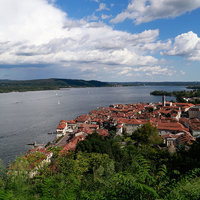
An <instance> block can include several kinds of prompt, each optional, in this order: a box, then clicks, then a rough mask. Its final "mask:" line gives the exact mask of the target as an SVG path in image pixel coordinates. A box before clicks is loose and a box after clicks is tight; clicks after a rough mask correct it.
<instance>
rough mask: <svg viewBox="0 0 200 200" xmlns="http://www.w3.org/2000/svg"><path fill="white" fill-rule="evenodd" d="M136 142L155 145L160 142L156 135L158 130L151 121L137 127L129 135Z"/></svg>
mask: <svg viewBox="0 0 200 200" xmlns="http://www.w3.org/2000/svg"><path fill="white" fill-rule="evenodd" d="M131 138H132V139H133V140H135V141H136V142H137V144H147V145H155V144H160V143H161V142H162V139H161V137H160V136H159V135H158V130H157V128H156V127H154V126H153V125H152V124H151V123H147V124H145V125H143V126H141V127H139V128H138V129H137V130H136V131H135V132H134V133H133V134H132V136H131Z"/></svg>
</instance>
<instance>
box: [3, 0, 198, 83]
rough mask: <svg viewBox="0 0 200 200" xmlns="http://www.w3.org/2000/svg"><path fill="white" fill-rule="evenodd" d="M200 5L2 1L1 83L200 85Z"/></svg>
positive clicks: (162, 0) (172, 0) (136, 0)
mask: <svg viewBox="0 0 200 200" xmlns="http://www.w3.org/2000/svg"><path fill="white" fill-rule="evenodd" d="M199 19H200V0H159V1H158V0H73V1H72V0H0V79H12V80H29V79H42V78H67V79H68V78H71V79H85V80H100V81H123V82H130V81H132V82H134V81H200V22H199Z"/></svg>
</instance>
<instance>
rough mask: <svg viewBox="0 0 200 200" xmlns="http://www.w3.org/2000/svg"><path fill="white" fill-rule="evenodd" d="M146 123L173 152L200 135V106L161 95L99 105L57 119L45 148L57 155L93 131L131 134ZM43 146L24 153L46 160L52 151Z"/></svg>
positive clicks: (48, 159)
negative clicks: (57, 149) (152, 99)
mask: <svg viewBox="0 0 200 200" xmlns="http://www.w3.org/2000/svg"><path fill="white" fill-rule="evenodd" d="M147 123H151V124H152V125H153V126H154V127H157V130H158V133H159V135H160V136H161V137H162V141H163V144H162V145H163V146H164V148H168V149H169V150H171V151H176V148H178V147H180V146H181V145H182V146H183V145H186V146H189V145H190V144H192V142H193V141H195V139H196V138H197V137H199V136H200V105H194V104H191V103H176V102H175V103H174V102H167V101H166V100H165V96H163V98H162V102H160V103H136V104H126V105H122V104H116V105H110V106H109V107H108V108H104V107H100V108H98V109H96V110H92V111H90V112H89V114H88V115H81V116H78V117H77V118H75V119H74V120H70V121H66V120H61V121H60V123H59V125H58V126H57V128H56V139H55V140H54V142H52V143H50V144H48V145H46V146H45V147H46V148H47V147H49V146H57V147H62V150H61V154H62V153H67V152H69V151H74V150H75V149H76V146H77V144H78V143H79V142H80V141H83V140H85V139H86V137H87V135H90V134H93V133H94V132H96V133H98V134H99V135H101V136H102V137H106V136H108V135H109V131H110V130H115V132H116V135H119V136H122V135H123V134H124V133H125V134H127V135H132V134H134V131H136V130H137V129H138V127H141V126H142V125H144V124H147ZM45 147H44V146H42V145H41V146H40V145H39V146H37V147H36V148H34V149H32V150H30V151H29V152H28V154H30V153H32V152H41V153H43V154H45V155H46V161H48V162H50V158H51V157H52V156H53V154H52V152H49V151H47V150H46V149H45Z"/></svg>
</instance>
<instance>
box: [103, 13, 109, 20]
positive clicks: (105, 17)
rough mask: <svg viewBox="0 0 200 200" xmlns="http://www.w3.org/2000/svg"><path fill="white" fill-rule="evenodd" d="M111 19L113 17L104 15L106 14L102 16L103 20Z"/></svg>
mask: <svg viewBox="0 0 200 200" xmlns="http://www.w3.org/2000/svg"><path fill="white" fill-rule="evenodd" d="M109 18H111V15H104V14H102V15H101V19H103V20H104V19H109Z"/></svg>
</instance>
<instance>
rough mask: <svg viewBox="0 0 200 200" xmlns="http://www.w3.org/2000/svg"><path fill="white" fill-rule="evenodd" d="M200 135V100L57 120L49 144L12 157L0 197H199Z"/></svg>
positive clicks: (111, 109) (105, 110)
mask: <svg viewBox="0 0 200 200" xmlns="http://www.w3.org/2000/svg"><path fill="white" fill-rule="evenodd" d="M199 136H200V105H196V106H195V105H194V104H190V103H176V102H174V103H172V102H166V101H165V97H163V101H162V102H161V103H136V104H126V105H123V104H116V105H110V106H109V107H108V108H105V107H100V108H98V109H96V110H92V111H90V112H89V114H87V115H81V116H78V117H76V118H75V119H73V120H70V121H66V120H61V121H60V123H59V124H58V126H57V128H56V138H55V140H54V141H53V142H51V143H48V144H47V145H44V146H43V145H41V146H37V147H36V148H34V149H31V150H30V151H29V152H28V153H27V154H25V155H24V156H22V157H21V158H19V159H17V160H16V161H15V162H14V163H13V164H12V165H11V166H10V168H9V170H8V172H7V173H6V175H5V174H4V176H3V177H5V179H4V178H0V181H1V183H2V184H1V185H2V186H0V197H2V199H7V198H8V197H12V195H14V196H15V197H18V199H21V197H22V196H23V197H25V198H26V199H59V200H60V199H99V200H100V199H152V200H153V199H163V200H171V199H180V198H182V199H188V197H191V195H192V196H194V198H193V199H198V198H197V197H198V196H199V195H200V192H199V190H198V188H199V186H200V179H199V175H200V162H199V159H197V158H198V156H199V155H200V154H199V152H200V151H199V149H200V140H199ZM18 185H20V187H18ZM193 189H195V193H193V192H192V191H193ZM174 195H176V196H177V198H174ZM132 197H134V198H132ZM179 197H180V198H179Z"/></svg>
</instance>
